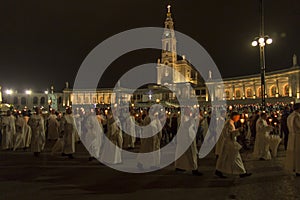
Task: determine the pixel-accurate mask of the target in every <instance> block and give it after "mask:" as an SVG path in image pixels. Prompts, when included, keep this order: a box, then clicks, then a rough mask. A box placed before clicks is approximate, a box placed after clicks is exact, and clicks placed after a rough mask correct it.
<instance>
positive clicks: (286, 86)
mask: <svg viewBox="0 0 300 200" xmlns="http://www.w3.org/2000/svg"><path fill="white" fill-rule="evenodd" d="M289 94H290V87H289V85H288V84H286V85H285V86H284V87H283V96H289Z"/></svg>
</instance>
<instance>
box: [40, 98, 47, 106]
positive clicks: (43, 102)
mask: <svg viewBox="0 0 300 200" xmlns="http://www.w3.org/2000/svg"><path fill="white" fill-rule="evenodd" d="M45 102H46V99H45V97H42V98H41V105H45Z"/></svg>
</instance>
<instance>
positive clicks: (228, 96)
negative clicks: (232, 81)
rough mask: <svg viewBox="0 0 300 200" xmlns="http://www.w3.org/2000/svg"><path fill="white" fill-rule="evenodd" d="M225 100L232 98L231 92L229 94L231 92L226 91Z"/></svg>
mask: <svg viewBox="0 0 300 200" xmlns="http://www.w3.org/2000/svg"><path fill="white" fill-rule="evenodd" d="M225 98H226V99H229V98H230V92H229V90H226V91H225Z"/></svg>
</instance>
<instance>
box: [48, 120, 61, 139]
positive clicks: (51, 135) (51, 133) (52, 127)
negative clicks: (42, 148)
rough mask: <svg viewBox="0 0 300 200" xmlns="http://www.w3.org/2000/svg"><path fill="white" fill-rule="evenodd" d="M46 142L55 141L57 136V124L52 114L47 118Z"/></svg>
mask: <svg viewBox="0 0 300 200" xmlns="http://www.w3.org/2000/svg"><path fill="white" fill-rule="evenodd" d="M47 128H48V140H57V139H58V136H59V122H58V121H57V117H56V115H54V114H51V115H50V116H49V118H48V127H47Z"/></svg>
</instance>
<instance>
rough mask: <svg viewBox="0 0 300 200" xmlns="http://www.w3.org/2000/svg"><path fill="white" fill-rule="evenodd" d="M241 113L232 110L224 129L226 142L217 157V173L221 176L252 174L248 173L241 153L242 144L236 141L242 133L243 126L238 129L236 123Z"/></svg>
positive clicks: (245, 175) (242, 176)
mask: <svg viewBox="0 0 300 200" xmlns="http://www.w3.org/2000/svg"><path fill="white" fill-rule="evenodd" d="M239 119H240V114H239V113H237V112H232V113H231V115H230V119H229V120H227V121H226V123H225V125H224V128H223V130H222V133H221V134H222V135H223V137H224V142H223V145H222V148H221V149H222V150H221V153H220V155H219V157H218V159H217V164H216V171H215V175H217V176H218V177H220V178H226V176H224V175H223V173H226V174H235V175H236V174H239V175H240V177H241V178H244V177H247V176H251V175H252V174H251V173H247V172H246V170H245V167H244V164H243V161H242V158H241V155H240V152H239V151H240V149H241V148H242V146H241V145H240V144H239V143H238V142H237V141H236V137H237V136H238V135H239V134H240V131H241V130H242V128H239V129H236V128H235V125H234V123H235V122H238V121H239Z"/></svg>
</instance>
